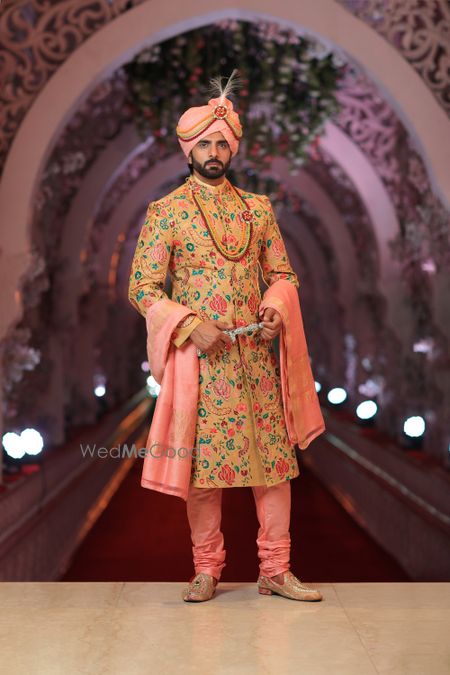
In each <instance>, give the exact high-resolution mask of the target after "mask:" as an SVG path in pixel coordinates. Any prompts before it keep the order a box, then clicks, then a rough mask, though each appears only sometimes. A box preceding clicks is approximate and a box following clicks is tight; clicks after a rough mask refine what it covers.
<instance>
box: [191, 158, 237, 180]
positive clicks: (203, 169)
mask: <svg viewBox="0 0 450 675" xmlns="http://www.w3.org/2000/svg"><path fill="white" fill-rule="evenodd" d="M214 161H216V162H217V164H219V166H220V167H221V168H219V167H217V168H210V169H208V164H212V162H213V160H211V159H209V160H208V161H207V162H205V163H204V164H201V163H200V162H197V160H196V159H194V157H192V166H193V168H194V169H195V170H196V171H197V173H199V174H200V176H203V178H221V177H222V176H224V175H225V173H226V172H227V171H228V168H229V166H230V164H231V157H230V159H229V160H228V162H227V163H226V164H223V162H221V161H220V159H217V160H214Z"/></svg>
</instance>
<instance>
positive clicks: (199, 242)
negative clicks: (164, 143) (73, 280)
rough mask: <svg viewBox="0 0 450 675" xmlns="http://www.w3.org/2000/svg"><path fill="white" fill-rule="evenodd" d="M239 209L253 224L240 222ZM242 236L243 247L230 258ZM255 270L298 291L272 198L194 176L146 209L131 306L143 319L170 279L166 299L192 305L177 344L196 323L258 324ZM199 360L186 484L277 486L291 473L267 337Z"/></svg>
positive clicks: (248, 338)
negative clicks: (192, 445) (192, 444)
mask: <svg viewBox="0 0 450 675" xmlns="http://www.w3.org/2000/svg"><path fill="white" fill-rule="evenodd" d="M239 195H241V196H242V198H243V200H244V205H243V202H242V199H240V197H239ZM198 207H200V208H198ZM246 207H247V209H248V210H249V211H250V212H251V214H252V216H251V218H252V219H251V223H248V222H246V220H245V208H246ZM247 215H248V214H247ZM243 216H244V217H243ZM205 219H206V221H207V223H208V226H207V225H206V223H205ZM250 227H251V230H250V229H249V228H250ZM249 232H251V238H250V242H249V245H248V248H247V250H246V252H245V254H244V255H243V256H242V257H241V258H240V259H237V257H236V256H237V254H238V253H239V247H240V244H241V242H243V241H245V236H246V234H248V233H249ZM211 233H212V234H211ZM212 235H214V236H215V237H216V239H218V240H219V247H217V246H216V245H215V243H214V241H213V236H212ZM220 248H221V249H222V251H224V250H225V251H226V252H227V254H229V255H227V257H225V255H223V254H222V253H221V252H220V250H219V249H220ZM241 250H242V249H241ZM229 258H231V259H229ZM259 268H261V270H262V276H263V279H264V281H265V282H266V284H267V285H271V284H272V283H274V282H275V281H277V280H278V279H287V280H288V281H291V282H292V283H293V284H294V285H295V286H296V287H299V281H298V278H297V276H296V274H295V272H294V271H293V269H292V267H291V265H290V263H289V259H288V257H287V254H286V249H285V246H284V242H283V239H282V237H281V234H280V230H279V227H278V224H277V222H276V219H275V216H274V212H273V210H272V206H271V204H270V201H269V199H268V198H267V197H266V196H264V195H257V194H253V193H250V192H245V191H243V190H240V189H237V188H234V187H233V186H232V185H231V183H230V182H229V181H228V180H226V179H225V180H224V182H223V183H221V184H220V185H218V186H211V185H208V184H206V183H203V182H202V181H199V180H197V179H196V178H194V177H192V176H191V177H190V178H189V179H188V180H187V181H186V182H185V184H183V185H181V186H180V187H179V188H177V189H176V190H174V191H173V192H171V193H170V194H169V195H167V196H165V197H163V198H162V199H159V200H158V201H155V202H152V203H150V205H149V207H148V211H147V217H146V219H145V222H144V224H143V226H142V230H141V233H140V235H139V239H138V243H137V247H136V252H135V254H134V258H133V262H132V267H131V277H130V287H129V300H130V302H131V303H132V305H133V306H134V307H135V308H136V309H137V310H138V311H139V312H140V313H141V314H142V315H143V316H145V315H146V311H147V308H148V307H150V305H151V304H152V303H154V302H156V301H158V300H161V299H162V298H167V295H166V294H165V292H164V290H163V288H164V283H165V279H166V276H167V273H169V274H170V277H171V279H172V297H171V299H172V300H173V301H175V302H179V303H181V304H183V305H185V306H187V307H189V308H190V309H192V315H188V317H187V318H186V319H185V320H184V322H182V324H179V326H178V327H177V329H176V331H175V333H174V334H173V336H172V342H173V344H174V345H175V348H179V347H181V345H182V344H183V342H184V341H185V340H186V339H188V338H189V335H190V333H191V332H192V331H193V330H194V328H195V327H196V326H197V325H199V323H201V321H203V320H217V321H223V322H225V323H226V324H227V325H230V326H233V327H239V326H246V325H248V324H251V323H257V322H258V321H260V318H259V317H258V308H259V303H260V300H261V293H260V288H259V279H258V271H259ZM205 357H206V355H202V356H201V357H200V361H199V365H200V372H199V397H198V408H197V413H198V416H197V425H196V438H195V448H196V452H194V453H193V460H192V474H191V482H192V484H193V485H194V486H195V487H205V488H206V487H240V486H249V485H275V484H276V483H279V482H281V481H284V480H290V479H292V478H295V477H296V476H298V474H299V467H298V463H297V457H296V453H295V449H294V448H295V446H292V445H291V444H290V442H289V439H288V436H287V431H286V425H285V420H284V412H283V401H282V392H281V381H280V370H279V367H278V362H277V359H276V355H275V351H274V347H273V344H272V341H271V340H264V339H263V338H261V337H260V333H259V332H255V333H253V334H250V335H249V334H241V335H237V336H236V342H234V343H231V345H227V347H226V348H224V349H220V350H218V351H216V352H214V354H212V355H209V357H208V358H205ZM174 461H176V460H174Z"/></svg>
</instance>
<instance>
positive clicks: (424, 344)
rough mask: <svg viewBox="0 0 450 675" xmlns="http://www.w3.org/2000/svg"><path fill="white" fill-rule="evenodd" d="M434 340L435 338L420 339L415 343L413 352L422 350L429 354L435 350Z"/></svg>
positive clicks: (421, 351)
mask: <svg viewBox="0 0 450 675" xmlns="http://www.w3.org/2000/svg"><path fill="white" fill-rule="evenodd" d="M433 348H434V340H433V338H423V339H422V340H418V342H415V343H414V344H413V352H420V353H422V354H428V353H430V352H432V351H433Z"/></svg>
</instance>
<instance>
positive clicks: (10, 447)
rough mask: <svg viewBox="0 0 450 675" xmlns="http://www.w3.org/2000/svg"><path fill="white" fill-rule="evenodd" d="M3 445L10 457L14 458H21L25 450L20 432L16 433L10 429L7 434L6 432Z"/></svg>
mask: <svg viewBox="0 0 450 675" xmlns="http://www.w3.org/2000/svg"><path fill="white" fill-rule="evenodd" d="M2 443H3V447H4V448H5V452H6V454H7V455H8V456H9V457H12V458H13V459H21V458H22V457H23V456H24V454H25V450H24V448H23V444H22V439H21V438H20V436H19V434H15V433H14V432H13V431H9V432H8V433H7V434H4V436H3V438H2Z"/></svg>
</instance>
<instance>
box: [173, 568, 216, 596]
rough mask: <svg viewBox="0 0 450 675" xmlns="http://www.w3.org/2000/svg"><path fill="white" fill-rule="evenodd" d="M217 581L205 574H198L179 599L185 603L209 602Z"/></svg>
mask: <svg viewBox="0 0 450 675" xmlns="http://www.w3.org/2000/svg"><path fill="white" fill-rule="evenodd" d="M217 583H218V582H217V579H216V578H215V577H212V576H211V575H210V574H206V573H205V572H199V573H198V574H196V575H195V576H194V577H192V579H191V580H190V582H189V586H188V587H187V588H185V589H184V590H183V592H182V594H181V597H182V598H183V600H184V601H185V602H204V601H205V600H211V598H212V597H213V596H214V594H215V592H216V586H217Z"/></svg>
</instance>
